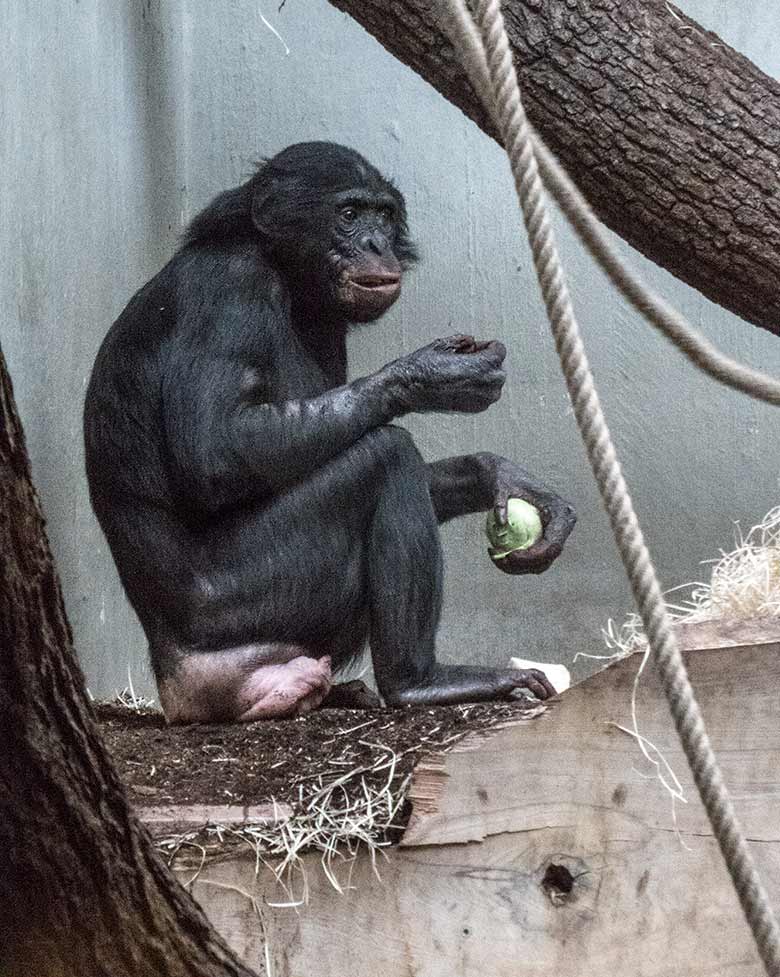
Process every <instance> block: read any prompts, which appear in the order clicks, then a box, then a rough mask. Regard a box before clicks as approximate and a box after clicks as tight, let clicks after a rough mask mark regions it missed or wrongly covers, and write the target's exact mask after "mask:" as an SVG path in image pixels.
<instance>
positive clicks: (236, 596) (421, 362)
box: [84, 143, 575, 722]
mask: <svg viewBox="0 0 780 977" xmlns="http://www.w3.org/2000/svg"><path fill="white" fill-rule="evenodd" d="M414 259H415V251H414V247H413V245H412V243H411V241H410V238H409V234H408V230H407V223H406V210H405V205H404V199H403V197H402V196H401V194H400V193H399V192H398V190H397V189H396V188H395V187H394V186H393V185H392V183H390V182H389V181H388V180H386V179H384V178H383V177H382V176H381V175H380V173H379V172H378V171H377V170H376V169H375V168H374V167H373V166H371V165H370V164H369V163H367V162H366V160H364V159H363V158H362V157H361V156H359V155H358V154H357V153H355V152H353V151H352V150H349V149H345V148H343V147H342V146H337V145H333V144H331V143H304V144H301V145H296V146H290V147H289V148H288V149H285V150H284V151H283V152H281V153H279V155H278V156H275V157H274V158H273V159H271V160H270V161H268V162H265V163H264V164H262V165H261V166H260V167H259V169H258V171H257V173H256V174H255V175H254V176H253V177H252V178H251V179H250V180H248V181H247V182H245V183H243V184H242V185H241V186H238V187H236V188H235V189H233V190H228V191H227V192H225V193H223V194H221V195H220V196H218V197H217V198H216V199H215V200H214V201H213V202H212V203H211V204H210V205H209V206H208V207H206V209H205V210H204V211H203V212H202V213H201V214H200V215H199V216H198V217H196V218H195V220H194V221H193V222H192V224H191V226H190V227H189V230H188V231H187V233H186V235H185V237H184V240H183V243H182V246H181V248H180V250H179V251H178V253H177V254H176V255H175V256H174V257H173V259H172V260H171V261H170V262H169V263H168V264H167V265H166V266H165V268H163V269H162V271H161V272H160V273H159V274H158V275H157V276H156V277H155V278H153V279H152V280H151V281H150V282H149V283H148V284H147V285H145V286H144V287H143V288H142V289H141V290H140V291H139V292H138V293H137V294H136V295H135V296H134V297H133V298H132V299H131V301H130V304H129V305H128V306H127V308H126V309H125V310H124V312H123V313H122V314H121V315H120V317H119V319H118V320H117V321H116V322H115V323H114V325H113V327H112V328H111V330H110V332H109V333H108V335H107V336H106V338H105V340H104V342H103V345H102V347H101V349H100V352H99V354H98V356H97V360H96V363H95V367H94V371H93V373H92V379H91V382H90V385H89V389H88V392H87V399H86V408H85V419H84V428H85V440H86V463H87V475H88V478H89V487H90V495H91V499H92V504H93V506H94V509H95V512H96V514H97V517H98V519H99V521H100V525H101V526H102V528H103V531H104V533H105V535H106V537H107V539H108V542H109V545H110V547H111V552H112V554H113V556H114V559H115V561H116V565H117V567H118V569H119V574H120V577H121V579H122V584H123V586H124V588H125V590H126V592H127V595H128V597H129V599H130V602H131V604H132V605H133V607H134V609H135V611H136V613H137V614H138V616H139V618H140V620H141V623H142V625H143V627H144V630H145V632H146V635H147V638H148V640H149V645H150V651H151V660H152V665H153V667H154V671H155V675H156V678H157V683H158V688H159V693H160V702H161V705H162V707H163V709H164V711H165V714H166V716H167V717H168V719H169V721H171V722H195V721H205V722H210V721H246V720H254V719H260V718H264V717H282V716H292V715H297V714H301V713H305V712H308V711H309V710H311V709H314V708H316V707H318V706H319V705H321V704H323V703H329V702H334V701H339V702H342V703H343V704H350V702H351V697H350V694H349V693H350V692H356V694H357V695H358V699H360V695H359V693H360V690H359V689H358V690H355V689H354V687H352V688H351V689H350V688H349V687H347V688H346V693H347V694H346V695H344V694H343V693H344V692H345V686H333V687H332V675H333V673H335V672H337V671H338V670H339V669H341V668H343V666H344V665H345V664H347V663H348V662H350V661H351V660H353V659H355V658H356V657H357V656H358V655H359V654H360V653H361V651H362V650H363V648H364V646H365V644H366V642H368V644H369V646H370V649H371V656H372V661H373V666H374V674H375V677H376V682H377V686H378V689H379V691H380V693H381V695H382V696H383V697H384V699H385V701H386V702H387V703H388V704H390V705H400V704H402V703H426V704H428V703H430V704H434V703H453V702H472V701H477V700H484V699H495V698H502V697H508V696H510V695H511V694H512V693H513V691H514V690H516V689H518V688H527V689H529V690H530V691H531V692H533V693H534V694H535V695H536V696H538V697H539V698H541V699H544V698H546V697H548V696H549V695H551V694H553V691H554V690H553V689H552V686H551V685H550V684H549V682H548V681H547V679H546V677H545V676H544V674H543V673H542V672H540V671H535V670H530V671H519V670H512V669H508V668H478V667H468V666H464V665H442V664H439V663H437V661H436V658H435V654H434V642H435V637H436V627H437V624H438V621H439V611H440V606H441V591H442V554H441V545H440V541H439V530H438V524H439V523H442V522H445V521H446V520H448V519H452V518H453V517H454V516H460V515H463V514H465V513H470V512H478V511H487V510H488V509H490V508H493V507H495V508H496V510H497V514H498V515H499V517H500V518H505V515H506V511H505V510H506V504H507V500H508V499H509V498H510V497H513V496H518V497H521V498H524V499H527V500H528V501H530V502H532V503H533V504H534V505H535V506H537V507H538V508H539V509H540V511H541V513H542V522H543V524H544V535H543V537H542V539H541V540H540V541H539V542H538V543H537V544H536V545H534V546H533V547H532V548H530V549H528V550H526V551H524V552H519V553H516V554H513V555H512V556H509V557H506V558H504V559H502V560H500V561H497V563H496V565H497V566H499V567H500V569H502V570H505V571H507V572H509V573H541V572H542V571H543V570H545V569H546V568H547V567H548V566H549V565H550V563H552V561H553V560H554V559H555V558H556V556H558V554H559V553H560V551H561V547H562V545H563V543H564V540H565V539H566V537H567V536H568V534H569V532H570V531H571V529H572V527H573V525H574V519H575V517H574V513H573V510H572V507H571V506H570V505H568V504H567V503H566V502H564V501H563V500H562V499H561V498H559V497H558V496H556V495H555V494H553V493H552V492H550V491H548V490H546V489H545V488H543V487H542V486H541V485H539V484H538V483H536V482H535V481H534V480H532V479H531V478H530V477H529V475H528V474H527V473H526V472H525V471H524V470H523V469H522V468H520V467H519V466H518V465H516V464H514V463H513V462H511V461H507V460H506V459H504V458H500V457H497V456H495V455H491V454H475V455H468V456H464V457H458V458H448V459H446V460H443V461H437V462H434V463H432V464H426V463H425V462H424V461H423V459H422V458H421V456H420V453H419V452H418V450H417V448H416V447H415V445H414V442H413V441H412V439H411V437H410V436H409V434H408V433H407V432H406V431H405V430H403V428H400V427H397V426H395V425H393V424H392V421H393V420H395V419H396V418H399V417H403V416H404V415H405V414H409V413H411V412H415V411H416V412H427V411H462V412H467V413H473V412H477V411H483V410H485V409H486V408H487V407H489V406H490V405H491V404H493V403H495V402H496V401H497V400H498V398H499V396H500V395H501V388H502V386H503V383H504V372H503V370H502V363H503V360H504V355H505V350H504V347H503V346H502V345H501V344H500V343H498V342H477V341H475V340H473V339H472V338H470V337H467V336H455V337H453V338H450V339H439V340H437V341H436V342H433V343H430V344H429V345H427V346H424V347H423V348H422V349H419V350H417V352H414V353H410V354H408V355H406V356H402V357H400V358H399V359H397V360H394V361H393V362H391V363H389V364H388V365H387V366H385V367H383V368H382V369H381V370H379V371H378V372H377V373H374V374H372V375H371V376H367V377H361V378H360V379H357V380H352V381H351V382H348V381H347V356H346V344H345V341H346V334H347V331H348V329H349V327H350V325H351V324H353V323H360V322H369V321H372V320H375V319H377V318H379V317H380V316H381V315H382V313H384V312H385V311H386V310H387V309H389V308H390V306H391V305H392V304H393V302H395V300H396V299H397V298H398V295H399V293H400V291H401V278H402V275H403V272H404V270H405V269H406V268H407V267H408V266H409V265H411V264H412V262H413V261H414ZM358 684H362V683H358ZM348 685H349V684H348ZM340 693H341V695H340Z"/></svg>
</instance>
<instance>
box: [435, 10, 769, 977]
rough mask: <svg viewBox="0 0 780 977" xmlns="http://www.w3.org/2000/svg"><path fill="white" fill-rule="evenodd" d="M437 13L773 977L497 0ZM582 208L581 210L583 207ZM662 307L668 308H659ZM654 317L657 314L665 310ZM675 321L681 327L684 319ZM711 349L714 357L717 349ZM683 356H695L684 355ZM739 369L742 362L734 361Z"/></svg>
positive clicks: (666, 684)
mask: <svg viewBox="0 0 780 977" xmlns="http://www.w3.org/2000/svg"><path fill="white" fill-rule="evenodd" d="M442 10H443V11H444V12H445V19H446V26H447V29H448V31H449V32H450V35H451V37H452V40H453V43H454V44H455V46H456V48H458V49H459V50H460V52H461V55H462V57H463V61H464V64H465V65H466V66H467V71H468V72H469V76H470V77H471V78H472V79H475V87H476V88H477V91H478V92H480V93H481V94H482V96H483V98H485V99H486V107H487V108H488V110H489V111H492V112H493V115H494V118H495V119H496V122H497V124H498V126H499V129H500V132H501V134H502V136H503V139H504V146H505V148H506V151H507V154H508V156H509V160H510V163H511V167H512V174H513V176H514V179H515V187H516V189H517V194H518V198H519V200H520V205H521V208H522V211H523V217H524V220H525V226H526V230H527V233H528V238H529V242H530V244H531V250H532V252H533V258H534V265H535V267H536V273H537V277H538V279H539V284H540V287H541V291H542V294H543V296H544V301H545V305H546V307H547V314H548V318H549V320H550V327H551V330H552V333H553V337H554V339H555V345H556V349H557V351H558V355H559V358H560V361H561V368H562V370H563V374H564V377H565V380H566V385H567V387H568V390H569V395H570V397H571V400H572V405H573V408H574V415H575V417H576V419H577V424H578V426H579V429H580V433H581V435H582V439H583V442H584V444H585V449H586V452H587V455H588V460H589V461H590V464H591V468H592V469H593V473H594V476H595V478H596V481H597V483H598V486H599V491H600V492H601V496H602V500H603V502H604V506H605V508H606V510H607V512H608V514H609V517H610V521H611V524H612V531H613V533H614V535H615V541H616V543H617V546H618V549H619V551H620V556H621V558H622V560H623V565H624V566H625V569H626V573H627V575H628V578H629V581H630V584H631V589H632V591H633V594H634V599H635V600H636V603H637V606H638V608H639V612H640V615H641V618H642V621H643V623H644V627H645V632H646V634H647V638H648V642H649V646H650V651H651V654H652V656H653V660H654V661H655V664H656V668H657V669H658V673H659V675H660V678H661V684H662V686H663V689H664V692H665V693H666V697H667V700H668V702H669V708H670V710H671V713H672V718H673V720H674V724H675V727H676V728H677V732H678V734H679V737H680V741H681V743H682V746H683V750H684V752H685V755H686V757H687V760H688V764H689V766H690V768H691V772H692V774H693V779H694V781H695V783H696V787H697V789H698V791H699V795H700V796H701V799H702V803H703V804H704V807H705V810H706V812H707V816H708V818H709V820H710V824H711V825H712V830H713V833H714V835H715V837H716V839H717V841H718V844H719V846H720V850H721V853H722V855H723V858H724V860H725V862H726V865H727V867H728V870H729V873H730V874H731V879H732V881H733V883H734V888H735V889H736V892H737V895H738V896H739V900H740V903H741V905H742V909H743V911H744V913H745V917H746V919H747V921H748V924H749V925H750V928H751V931H752V933H753V937H754V939H755V941H756V945H757V947H758V951H759V954H760V955H761V959H762V961H763V963H764V967H765V969H766V972H767V974H768V975H769V977H780V930H779V929H778V925H777V921H776V919H775V917H774V914H773V912H772V908H771V906H770V904H769V899H768V896H767V893H766V891H765V889H764V887H763V884H762V882H761V879H760V878H759V876H758V873H757V871H756V867H755V864H754V862H753V858H752V856H751V854H750V851H749V849H748V846H747V842H746V841H745V838H744V836H743V834H742V832H741V829H740V827H739V824H738V822H737V818H736V815H735V812H734V808H733V806H732V803H731V799H730V798H729V795H728V791H727V790H726V787H725V784H724V783H723V778H722V775H721V773H720V770H719V768H718V765H717V762H716V759H715V754H714V752H713V750H712V746H711V744H710V741H709V737H708V735H707V731H706V729H705V727H704V720H703V718H702V715H701V711H700V709H699V706H698V703H697V702H696V700H695V698H694V695H693V689H692V687H691V684H690V681H689V679H688V674H687V671H686V668H685V663H684V662H683V659H682V656H681V654H680V650H679V647H678V645H677V640H676V638H675V635H674V632H673V630H672V626H671V622H670V620H669V617H668V615H667V613H666V606H665V603H664V600H663V595H662V593H661V588H660V585H659V583H658V579H657V577H656V574H655V570H654V568H653V564H652V562H651V559H650V554H649V552H648V550H647V547H646V545H645V542H644V538H643V536H642V530H641V528H640V526H639V522H638V520H637V517H636V514H635V512H634V509H633V505H632V502H631V498H630V495H629V493H628V488H627V486H626V483H625V480H624V479H623V474H622V471H621V468H620V464H619V462H618V459H617V456H616V453H615V449H614V446H613V444H612V439H611V437H610V433H609V429H608V427H607V423H606V420H605V418H604V415H603V412H602V410H601V405H600V403H599V398H598V394H597V393H596V389H595V386H594V382H593V376H592V374H591V370H590V366H589V364H588V360H587V356H586V354H585V350H584V347H583V344H582V340H581V338H580V332H579V326H578V324H577V321H576V318H575V316H574V310H573V307H572V303H571V298H570V296H569V291H568V288H567V286H566V282H565V280H564V276H563V269H562V267H561V263H560V259H559V257H558V252H557V248H556V244H555V238H554V234H553V230H552V226H551V223H550V219H549V216H548V213H547V207H546V202H545V196H544V189H543V186H542V181H541V177H540V175H539V166H538V165H537V159H536V155H535V152H534V138H533V135H532V132H531V128H530V126H529V124H528V121H527V119H526V116H525V111H524V109H523V104H522V99H521V95H520V89H519V86H518V81H517V76H516V74H515V70H514V64H513V61H512V56H511V53H510V49H509V42H508V40H507V36H506V32H505V30H504V21H503V16H502V14H501V6H500V2H499V0H477V4H476V14H475V19H476V22H477V24H478V25H479V28H480V30H481V35H482V36H481V38H480V35H479V34H478V33H477V32H476V30H475V27H474V22H473V21H472V19H471V15H470V13H469V11H468V9H467V7H466V5H465V2H464V0H447V2H446V3H444V4H443V6H442ZM475 51H476V52H477V53H476V54H475ZM544 165H545V166H546V167H547V170H548V171H549V172H554V171H555V168H556V167H557V164H556V163H555V161H554V160H553V159H552V156H551V154H547V156H546V157H545V163H544ZM545 175H547V173H546V174H545ZM583 204H584V201H583ZM584 206H585V208H586V209H587V205H586V204H585V205H584ZM591 216H592V215H591ZM594 220H595V219H594ZM583 227H584V228H585V227H587V222H584V223H583ZM588 246H589V250H591V252H592V253H594V254H596V253H598V251H599V248H598V242H595V243H594V242H593V241H589V245H588ZM631 288H632V290H633V293H634V294H635V297H636V303H635V304H637V307H638V308H640V310H641V311H643V312H644V313H645V314H646V315H647V317H648V318H649V319H650V320H651V321H652V322H653V323H654V324H655V325H659V323H658V321H656V320H655V319H654V312H653V309H654V307H655V306H657V302H658V300H656V299H655V297H654V296H649V294H648V293H647V291H646V290H645V289H644V288H643V287H642V285H641V283H640V282H638V280H635V279H634V280H633V282H632V283H631ZM621 290H622V289H621ZM624 294H626V293H625V292H624ZM666 309H667V310H668V307H666ZM656 311H657V310H656ZM662 311H663V310H662ZM671 311H672V313H673V316H674V317H676V318H677V319H678V320H682V317H681V316H678V314H677V313H676V312H674V311H673V310H671ZM664 314H665V315H666V312H664ZM682 322H683V324H684V320H682ZM678 325H679V322H678ZM696 343H698V339H697V340H696V342H695V343H694V345H693V346H691V345H688V347H687V348H686V352H687V353H688V354H689V355H690V354H691V350H692V349H693V348H694V347H695V346H696ZM716 352H717V351H716ZM717 355H718V356H720V355H721V354H719V353H717ZM692 358H694V359H695V358H696V357H695V356H692ZM731 366H734V364H731ZM737 366H738V364H737ZM740 369H746V368H743V367H740ZM749 372H752V371H749ZM719 379H722V378H719ZM761 379H762V382H763V381H766V382H767V383H768V384H770V385H774V386H775V387H778V386H780V385H778V384H777V381H774V380H771V378H761ZM742 380H743V381H745V382H744V387H742V386H741V387H740V389H745V390H746V392H748V393H751V394H752V395H754V396H761V395H760V394H757V393H756V389H757V388H754V386H753V385H752V381H750V380H749V379H747V378H746V377H744V376H743V377H742ZM732 385H733V386H740V384H739V383H732ZM764 392H766V391H764ZM775 398H776V393H775V394H773V395H772V397H771V398H767V399H771V400H772V401H773V402H776V403H777V402H780V400H778V399H775Z"/></svg>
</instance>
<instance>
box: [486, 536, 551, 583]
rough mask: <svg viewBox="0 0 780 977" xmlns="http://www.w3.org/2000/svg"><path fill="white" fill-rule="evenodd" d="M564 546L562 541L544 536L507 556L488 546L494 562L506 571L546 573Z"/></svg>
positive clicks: (513, 572) (514, 572) (512, 572)
mask: <svg viewBox="0 0 780 977" xmlns="http://www.w3.org/2000/svg"><path fill="white" fill-rule="evenodd" d="M562 549H563V547H562V546H561V544H560V543H556V542H550V541H548V540H546V539H545V538H544V537H542V538H541V539H540V540H539V542H538V543H534V545H533V546H529V547H528V549H527V550H513V551H512V552H511V553H508V554H507V555H506V556H501V557H497V556H496V550H494V549H493V548H492V547H488V554H489V555H490V559H491V560H492V561H493V563H494V564H495V565H496V566H497V567H498V569H499V570H502V571H503V572H504V573H510V574H521V573H535V574H538V573H544V571H545V570H547V569H549V567H551V566H552V564H553V563H554V562H555V561H556V560H557V559H558V557H559V556H560V555H561V551H562Z"/></svg>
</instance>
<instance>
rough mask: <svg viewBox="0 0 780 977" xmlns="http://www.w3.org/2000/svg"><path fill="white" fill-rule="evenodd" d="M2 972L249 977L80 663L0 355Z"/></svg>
mask: <svg viewBox="0 0 780 977" xmlns="http://www.w3.org/2000/svg"><path fill="white" fill-rule="evenodd" d="M0 853H1V854H0V859H1V860H2V867H1V868H0V974H2V977H142V975H143V977H152V975H153V977H163V975H164V977H185V975H186V977H195V975H203V977H251V972H250V971H249V970H247V969H246V968H245V967H243V966H242V965H241V964H240V963H239V961H238V960H237V959H236V958H235V957H234V956H233V954H232V953H231V951H230V950H229V949H228V948H227V946H226V944H225V943H224V942H223V941H222V939H221V938H220V937H219V936H218V935H217V934H216V933H215V932H214V930H213V929H212V928H211V927H210V925H209V923H208V921H207V920H206V917H205V916H204V915H203V912H202V911H201V909H200V908H199V906H198V905H197V904H196V903H195V902H194V900H193V899H192V898H191V897H190V896H189V894H188V893H187V892H185V890H184V889H183V888H182V887H181V886H180V885H179V884H178V883H177V882H176V880H175V879H174V878H173V876H172V875H171V873H170V872H169V871H168V869H167V868H166V866H165V865H164V863H163V862H162V860H161V859H160V858H159V856H158V855H157V853H156V852H155V850H154V848H153V845H152V843H151V841H150V839H149V837H148V836H147V834H146V831H145V830H144V829H143V827H142V826H141V825H140V824H139V823H138V821H137V820H136V818H135V816H134V815H133V813H132V811H131V809H130V805H129V802H128V799H127V796H126V794H125V790H124V787H123V786H122V784H121V782H120V781H119V779H118V777H117V774H116V772H115V770H114V768H113V766H112V764H111V762H110V760H109V758H108V755H107V754H106V751H105V749H104V748H103V745H102V743H101V740H100V736H99V734H98V731H97V727H96V725H95V722H94V719H93V716H92V709H91V706H90V704H89V701H88V699H87V696H86V691H85V687H84V681H83V678H82V675H81V672H80V670H79V667H78V665H77V662H76V657H75V654H74V651H73V642H72V636H71V631H70V627H69V625H68V622H67V619H66V617H65V610H64V607H63V603H62V594H61V591H60V584H59V580H58V578H57V574H56V571H55V569H54V565H53V562H52V556H51V552H50V550H49V544H48V541H47V539H46V534H45V529H44V520H43V517H42V515H41V509H40V504H39V501H38V497H37V494H36V492H35V490H34V488H33V486H32V483H31V481H30V468H29V459H28V456H27V449H26V447H25V441H24V435H23V432H22V428H21V425H20V423H19V418H18V416H17V413H16V408H15V405H14V400H13V391H12V387H11V382H10V379H9V377H8V373H7V370H6V365H5V360H4V359H3V355H2V351H0Z"/></svg>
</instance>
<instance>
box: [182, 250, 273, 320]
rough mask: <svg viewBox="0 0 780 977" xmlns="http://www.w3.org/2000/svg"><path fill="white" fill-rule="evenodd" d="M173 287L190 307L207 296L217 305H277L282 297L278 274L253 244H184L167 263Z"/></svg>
mask: <svg viewBox="0 0 780 977" xmlns="http://www.w3.org/2000/svg"><path fill="white" fill-rule="evenodd" d="M168 268H169V271H170V273H171V275H172V278H173V280H174V282H175V288H176V291H177V293H178V294H179V295H181V296H182V298H186V300H187V302H188V303H190V304H192V302H193V299H194V298H195V297H197V296H200V295H202V294H203V293H207V294H208V296H209V297H210V298H214V299H216V300H217V302H218V303H219V304H222V303H225V302H226V301H229V300H231V299H239V300H240V301H242V302H261V303H262V302H276V301H279V300H280V299H281V298H282V297H283V296H284V294H285V289H284V287H283V284H282V280H281V277H280V275H279V273H278V272H277V271H276V270H275V269H274V268H273V267H272V266H271V265H270V264H269V263H268V260H267V259H266V258H265V256H264V255H263V252H262V250H261V248H260V247H259V245H258V244H257V243H256V242H250V241H236V242H224V243H223V242H213V243H208V244H203V243H195V244H189V245H186V246H185V247H184V248H182V250H181V251H179V252H178V253H177V254H176V255H175V256H174V258H173V260H172V261H171V262H170V264H169V266H168Z"/></svg>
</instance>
